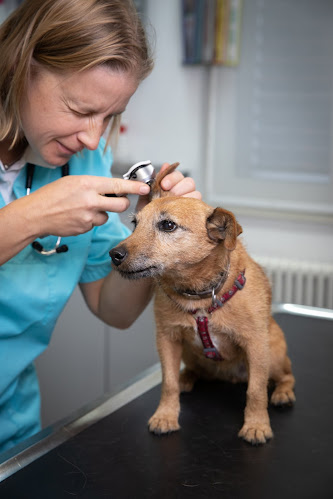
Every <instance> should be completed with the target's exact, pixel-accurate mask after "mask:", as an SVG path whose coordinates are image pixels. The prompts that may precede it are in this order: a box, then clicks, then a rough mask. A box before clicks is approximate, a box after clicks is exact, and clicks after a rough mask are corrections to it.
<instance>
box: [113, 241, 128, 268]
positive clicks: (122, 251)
mask: <svg viewBox="0 0 333 499" xmlns="http://www.w3.org/2000/svg"><path fill="white" fill-rule="evenodd" d="M109 255H110V256H111V258H112V261H113V263H114V264H115V265H117V267H118V265H120V264H121V263H122V262H123V261H124V260H125V258H126V257H127V250H126V247H125V246H117V247H116V248H113V249H112V250H111V251H110V253H109Z"/></svg>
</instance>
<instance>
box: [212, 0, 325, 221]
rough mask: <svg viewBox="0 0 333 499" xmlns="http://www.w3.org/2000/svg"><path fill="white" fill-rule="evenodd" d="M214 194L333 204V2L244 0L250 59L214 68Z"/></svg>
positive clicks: (266, 206)
mask: <svg viewBox="0 0 333 499" xmlns="http://www.w3.org/2000/svg"><path fill="white" fill-rule="evenodd" d="M210 71H211V75H210V78H211V81H210V91H211V92H212V93H211V95H210V101H209V113H208V131H207V134H208V135H207V141H208V158H207V168H208V172H207V196H208V198H209V199H210V200H211V201H212V202H214V203H216V202H217V203H223V205H224V206H227V205H230V207H233V208H235V207H244V208H246V209H248V208H254V209H261V210H273V211H279V212H289V213H293V214H296V213H298V214H303V215H304V214H315V215H317V216H318V215H321V216H323V217H327V216H331V215H332V214H333V2H332V1H331V0H316V1H313V0H250V1H245V2H244V12H243V31H242V46H241V61H240V65H239V66H238V67H237V68H236V69H228V68H211V70H210Z"/></svg>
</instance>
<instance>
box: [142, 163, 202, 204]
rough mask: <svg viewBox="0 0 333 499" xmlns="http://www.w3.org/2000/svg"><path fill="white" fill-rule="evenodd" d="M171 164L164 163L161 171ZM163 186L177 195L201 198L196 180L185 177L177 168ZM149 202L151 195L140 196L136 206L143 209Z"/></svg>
mask: <svg viewBox="0 0 333 499" xmlns="http://www.w3.org/2000/svg"><path fill="white" fill-rule="evenodd" d="M168 166H169V163H163V165H162V167H161V171H163V170H165V169H166V168H167V167H168ZM161 187H162V189H163V190H165V191H170V192H172V193H173V194H174V195H175V196H184V197H191V198H196V199H201V197H202V196H201V193H200V192H199V191H197V190H196V188H195V182H194V180H193V179H192V178H191V177H184V175H183V174H182V173H181V172H180V171H179V170H175V171H174V172H172V173H170V174H169V175H167V176H166V177H164V179H163V180H162V182H161ZM148 202H149V196H140V197H139V199H138V203H137V206H136V211H140V210H142V208H143V207H144V206H145V205H146V204H147V203H148Z"/></svg>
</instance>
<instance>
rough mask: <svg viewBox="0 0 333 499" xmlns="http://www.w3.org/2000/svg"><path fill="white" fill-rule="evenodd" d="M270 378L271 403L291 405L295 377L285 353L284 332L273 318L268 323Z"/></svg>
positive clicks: (293, 395)
mask: <svg viewBox="0 0 333 499" xmlns="http://www.w3.org/2000/svg"><path fill="white" fill-rule="evenodd" d="M270 358H271V365H270V375H269V377H270V379H271V380H272V381H273V382H274V383H275V389H274V391H273V393H272V395H271V400H270V402H271V404H273V405H276V406H281V405H292V404H293V403H294V402H295V400H296V398H295V394H294V386H295V378H294V376H293V373H292V369H291V361H290V359H289V357H288V355H287V344H286V341H285V338H284V334H283V332H282V330H281V329H280V327H279V326H278V324H277V323H276V322H275V320H274V319H271V324H270Z"/></svg>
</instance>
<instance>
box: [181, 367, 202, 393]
mask: <svg viewBox="0 0 333 499" xmlns="http://www.w3.org/2000/svg"><path fill="white" fill-rule="evenodd" d="M197 379H198V375H197V374H196V373H195V372H194V371H191V370H190V369H188V368H187V367H185V368H184V369H183V371H182V372H181V373H180V376H179V387H180V391H181V392H191V391H192V389H193V386H194V384H195V382H196V381H197Z"/></svg>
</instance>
